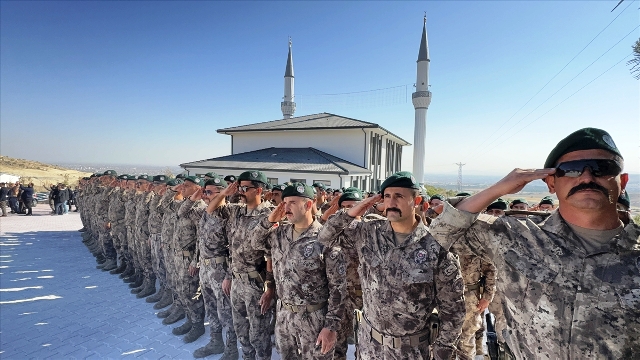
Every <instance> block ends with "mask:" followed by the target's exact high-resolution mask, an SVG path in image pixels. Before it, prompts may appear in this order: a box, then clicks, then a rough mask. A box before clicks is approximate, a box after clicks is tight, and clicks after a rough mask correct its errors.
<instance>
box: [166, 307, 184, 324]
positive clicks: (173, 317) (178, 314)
mask: <svg viewBox="0 0 640 360" xmlns="http://www.w3.org/2000/svg"><path fill="white" fill-rule="evenodd" d="M184 316H185V315H184V311H183V310H182V309H180V307H179V306H176V308H175V310H173V312H172V313H171V314H169V316H167V317H166V318H165V319H164V320H162V323H163V324H164V325H171V324H175V323H177V322H178V321H180V320H182V319H184Z"/></svg>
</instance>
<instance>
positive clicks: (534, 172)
mask: <svg viewBox="0 0 640 360" xmlns="http://www.w3.org/2000/svg"><path fill="white" fill-rule="evenodd" d="M555 172H556V169H554V168H549V169H514V170H513V171H511V172H510V173H509V174H508V175H507V176H505V177H504V178H502V180H500V181H498V182H497V183H496V184H495V185H493V186H492V187H493V188H495V190H496V191H498V190H499V193H500V194H501V195H500V196H502V195H507V194H515V193H517V192H519V191H520V190H522V188H524V187H525V185H527V184H528V183H530V182H532V181H533V180H539V179H544V178H546V177H547V176H548V175H553V174H555Z"/></svg>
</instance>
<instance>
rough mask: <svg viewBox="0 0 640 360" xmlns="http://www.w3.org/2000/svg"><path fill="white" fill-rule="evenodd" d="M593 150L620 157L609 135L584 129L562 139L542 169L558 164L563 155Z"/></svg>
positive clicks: (591, 129)
mask: <svg viewBox="0 0 640 360" xmlns="http://www.w3.org/2000/svg"><path fill="white" fill-rule="evenodd" d="M593 149H601V150H606V151H608V152H610V153H612V154H615V155H618V156H620V157H622V154H620V150H618V147H617V146H616V144H615V143H614V142H613V139H612V138H611V135H609V133H607V132H606V131H604V130H600V129H596V128H584V129H580V130H578V131H576V132H574V133H572V134H571V135H569V136H567V137H566V138H564V139H562V140H561V141H560V142H559V143H558V145H556V147H555V148H553V150H551V153H549V156H548V157H547V161H545V162H544V167H545V168H552V167H555V166H556V164H557V163H558V159H560V158H561V157H562V155H564V154H568V153H570V152H573V151H578V150H593Z"/></svg>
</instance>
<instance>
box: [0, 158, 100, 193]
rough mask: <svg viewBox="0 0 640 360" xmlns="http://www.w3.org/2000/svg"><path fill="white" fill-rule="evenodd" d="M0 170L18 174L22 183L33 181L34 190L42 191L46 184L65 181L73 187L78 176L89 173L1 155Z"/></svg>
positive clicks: (76, 182) (5, 172)
mask: <svg viewBox="0 0 640 360" xmlns="http://www.w3.org/2000/svg"><path fill="white" fill-rule="evenodd" d="M0 172H1V173H4V174H10V175H16V176H20V178H21V181H22V182H24V183H28V182H33V184H34V185H35V188H36V191H44V190H45V188H44V185H46V184H57V183H66V184H67V185H71V186H74V187H75V186H76V185H77V184H78V180H79V179H80V178H82V177H85V176H89V175H91V173H89V172H83V171H77V170H72V169H67V168H64V167H60V166H56V165H50V164H44V163H41V162H38V161H31V160H25V159H15V158H12V157H8V156H1V155H0Z"/></svg>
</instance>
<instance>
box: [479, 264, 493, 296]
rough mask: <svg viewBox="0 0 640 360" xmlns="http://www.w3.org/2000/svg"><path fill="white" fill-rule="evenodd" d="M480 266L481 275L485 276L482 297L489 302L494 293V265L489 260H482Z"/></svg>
mask: <svg viewBox="0 0 640 360" xmlns="http://www.w3.org/2000/svg"><path fill="white" fill-rule="evenodd" d="M481 268H482V275H484V277H485V282H484V292H483V293H482V298H483V299H485V300H488V301H489V302H491V301H493V297H494V296H495V294H496V281H497V275H496V274H497V272H496V266H495V265H494V264H493V262H491V261H486V260H482V265H481Z"/></svg>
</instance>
